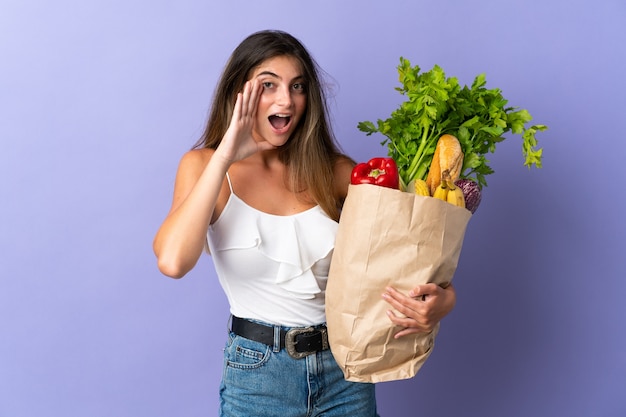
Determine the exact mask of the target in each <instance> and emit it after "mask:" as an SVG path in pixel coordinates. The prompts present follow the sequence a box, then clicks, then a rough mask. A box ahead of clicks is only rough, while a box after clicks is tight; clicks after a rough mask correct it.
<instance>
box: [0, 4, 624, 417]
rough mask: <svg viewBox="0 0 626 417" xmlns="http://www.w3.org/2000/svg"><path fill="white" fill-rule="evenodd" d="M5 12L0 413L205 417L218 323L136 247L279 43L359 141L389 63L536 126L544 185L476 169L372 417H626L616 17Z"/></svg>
mask: <svg viewBox="0 0 626 417" xmlns="http://www.w3.org/2000/svg"><path fill="white" fill-rule="evenodd" d="M216 4H217V3H216V2H213V3H211V2H207V1H200V0H176V1H174V0H172V1H148V0H134V1H128V0H124V1H121V0H108V1H104V0H94V1H82V0H81V1H79V0H59V1H56V2H48V1H43V0H3V1H2V2H1V3H0V140H1V146H0V192H1V198H2V203H1V204H0V214H1V217H0V416H2V417H33V416H64V417H78V416H80V417H83V416H90V417H105V416H106V417H109V416H116V417H137V416H150V417H171V416H185V417H195V416H198V417H199V416H211V415H216V408H217V390H218V384H219V380H220V368H221V351H222V346H223V343H224V336H225V331H226V321H227V315H228V313H227V306H226V303H225V298H224V296H223V295H222V292H221V289H220V288H219V286H218V283H217V279H216V277H215V275H214V273H213V270H212V266H211V262H210V258H209V257H207V256H205V257H203V258H202V260H201V262H200V263H199V265H198V267H197V268H196V269H195V270H194V271H193V272H191V273H190V274H189V275H188V276H187V277H186V278H184V279H182V280H180V281H175V280H171V279H168V278H165V277H164V276H162V275H160V274H159V272H158V271H157V269H156V266H155V259H154V256H153V254H152V249H151V243H152V238H153V236H154V233H155V231H156V229H157V227H158V225H159V224H160V222H161V220H162V219H163V217H164V216H165V214H166V212H167V210H168V208H169V204H170V198H171V193H172V186H173V179H174V175H175V170H176V166H177V164H178V160H179V158H180V156H181V155H182V154H183V152H185V151H186V150H187V149H189V147H190V146H191V145H192V144H193V143H194V142H195V140H196V139H197V137H198V136H199V134H200V132H201V130H202V127H203V123H204V120H205V117H206V114H207V109H208V104H209V101H210V98H211V95H212V91H213V86H214V84H215V82H216V80H217V77H218V74H219V72H220V70H221V68H222V66H223V64H224V62H225V60H226V59H227V57H228V55H229V54H230V52H231V50H232V49H233V48H234V47H235V46H236V45H237V44H238V43H239V42H240V41H241V40H242V38H243V37H244V36H246V35H247V34H249V33H251V32H253V31H256V30H259V29H265V28H279V29H284V30H287V31H290V32H292V33H293V34H294V35H296V36H297V37H299V38H300V39H301V40H303V42H304V43H305V44H306V45H307V46H308V47H309V49H310V50H311V51H312V53H313V54H314V56H315V57H316V58H317V60H318V61H319V63H320V64H321V65H322V67H323V68H324V69H325V70H326V71H327V72H328V73H329V74H330V75H331V76H332V77H333V80H334V84H335V94H334V96H333V100H332V103H331V105H332V109H333V115H334V123H335V126H336V132H337V135H338V137H339V138H340V140H341V142H342V144H343V146H344V149H345V150H346V151H347V152H348V153H349V154H351V155H352V156H353V157H354V158H355V159H357V160H365V159H367V158H370V157H372V156H378V155H381V154H384V153H386V149H384V148H382V147H381V146H380V144H379V139H382V138H371V137H366V136H364V135H363V134H362V133H361V132H359V131H358V130H357V129H356V125H357V123H358V122H359V121H363V120H376V119H377V118H379V117H380V118H385V117H387V116H388V115H389V113H390V112H391V111H392V110H393V109H394V108H395V107H396V106H397V105H398V103H399V102H400V100H401V96H400V95H399V94H397V93H396V92H395V91H394V87H396V85H397V81H396V80H397V78H396V75H397V74H396V65H397V63H398V59H399V57H400V56H401V55H402V56H405V57H407V58H409V59H410V60H411V62H412V63H414V64H419V65H420V66H421V67H422V69H424V70H428V69H430V68H432V66H433V65H434V64H439V65H441V66H442V67H443V68H444V70H445V71H446V73H447V74H448V75H454V76H457V77H458V78H459V80H460V81H461V82H462V83H471V82H472V80H473V78H474V76H475V75H477V74H478V73H481V72H485V73H486V74H487V82H488V84H487V85H488V86H489V87H499V88H501V89H502V90H503V93H504V95H505V97H507V98H508V99H509V103H510V104H511V105H514V106H518V107H522V108H526V109H528V110H529V111H530V112H531V114H533V115H534V116H535V121H536V122H538V123H545V124H547V125H548V126H549V127H550V130H549V131H547V132H545V133H542V134H540V135H539V140H540V142H541V144H542V145H543V147H544V154H545V157H544V168H543V169H542V170H531V171H529V170H528V169H526V168H525V167H524V166H523V165H522V156H521V150H520V140H519V138H518V137H517V136H515V137H511V138H510V139H509V140H507V141H505V142H504V143H503V144H501V145H500V146H499V147H498V150H497V152H496V154H495V155H494V156H493V157H492V158H491V160H492V166H493V168H494V169H495V170H496V174H494V175H492V176H490V177H489V178H488V180H489V187H488V188H487V189H486V191H485V196H484V199H483V203H482V206H481V208H480V209H479V211H478V212H477V214H476V215H475V216H474V218H473V219H472V221H471V222H470V226H469V228H468V231H467V235H466V241H465V245H464V248H463V253H462V256H461V261H460V265H459V270H458V272H457V275H456V278H455V283H456V286H457V291H458V304H457V308H456V309H455V310H454V312H453V313H452V314H451V315H450V316H448V317H447V318H446V319H445V320H444V321H443V326H442V330H441V333H440V335H439V337H438V339H437V344H436V347H435V352H434V353H433V355H432V356H431V358H430V359H429V361H428V362H427V364H426V365H425V366H424V368H423V369H422V370H421V371H420V373H419V374H418V375H417V377H416V378H414V379H412V380H406V381H398V382H392V383H385V384H380V385H379V386H378V393H379V402H380V412H381V414H382V416H391V417H402V416H429V417H437V416H441V417H448V416H481V417H501V416H507V417H516V416H520V417H521V416H534V417H543V416H546V417H553V416H568V417H583V416H594V417H597V416H607V417H608V416H611V417H613V416H615V417H617V416H624V415H626V400H625V399H624V387H625V386H626V332H625V331H624V330H625V325H624V318H625V315H626V309H625V307H624V304H625V303H624V295H625V294H626V283H625V282H626V276H625V275H626V268H625V266H624V265H625V263H624V249H623V245H622V241H623V238H624V234H625V233H624V232H625V221H624V211H625V209H626V205H625V199H624V194H622V193H623V187H624V184H623V181H624V179H625V175H624V171H625V168H624V161H625V160H626V151H625V150H626V145H624V139H625V136H624V122H625V121H626V119H625V117H626V116H625V114H626V101H625V100H624V95H625V93H626V82H625V80H624V74H625V73H626V57H625V53H624V43H625V41H626V25H625V24H624V22H625V21H626V3H625V2H624V1H623V0H604V1H591V0H589V1H572V0H527V1H517V2H506V1H502V0H491V1H490V0H475V1H452V0H448V1H445V0H437V1H434V0H431V1H414V0H411V1H381V2H376V3H373V2H371V3H370V2H363V1H362V0H358V1H357V0H349V1H342V2H337V1H330V0H322V1H316V2H284V1H269V0H267V1H264V2H246V1H240V0H231V1H227V2H221V3H220V4H219V5H216Z"/></svg>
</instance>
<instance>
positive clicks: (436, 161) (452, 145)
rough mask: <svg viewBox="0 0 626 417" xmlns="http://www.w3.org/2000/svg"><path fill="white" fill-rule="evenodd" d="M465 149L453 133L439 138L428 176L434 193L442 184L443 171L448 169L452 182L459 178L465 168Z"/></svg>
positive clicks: (427, 181)
mask: <svg viewBox="0 0 626 417" xmlns="http://www.w3.org/2000/svg"><path fill="white" fill-rule="evenodd" d="M463 157H464V155H463V150H462V149H461V144H460V143H459V140H458V139H457V138H456V137H454V136H452V135H447V134H446V135H442V136H441V137H440V138H439V139H438V140H437V146H436V147H435V153H434V154H433V160H432V162H431V163H430V168H429V169H428V175H427V176H426V185H428V189H429V190H430V195H433V194H434V192H435V189H436V188H437V187H438V186H439V184H441V173H442V172H443V171H445V170H448V172H449V173H450V179H451V180H452V182H454V181H456V180H458V179H459V176H460V175H461V169H463Z"/></svg>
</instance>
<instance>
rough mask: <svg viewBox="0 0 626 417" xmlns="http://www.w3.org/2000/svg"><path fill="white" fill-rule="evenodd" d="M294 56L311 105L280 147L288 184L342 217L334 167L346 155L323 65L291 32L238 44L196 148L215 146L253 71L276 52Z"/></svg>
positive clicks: (273, 33) (254, 37)
mask: <svg viewBox="0 0 626 417" xmlns="http://www.w3.org/2000/svg"><path fill="white" fill-rule="evenodd" d="M277 56H290V57H294V58H296V59H297V60H298V61H299V62H300V65H301V67H302V71H303V76H304V80H305V86H306V87H305V88H306V94H307V106H306V110H305V114H304V115H303V117H302V119H301V120H300V123H299V124H298V126H297V128H296V130H295V131H294V133H293V134H292V136H291V138H289V140H288V141H287V143H286V144H285V145H283V146H281V148H280V149H279V158H280V160H281V162H283V163H284V164H285V165H286V166H287V171H288V178H287V184H288V186H289V188H290V189H291V190H293V191H294V192H299V191H307V193H308V195H309V196H310V197H311V198H312V199H313V200H315V202H316V203H317V204H319V205H320V206H321V208H322V209H323V210H324V211H325V212H326V213H327V214H328V215H329V216H330V217H331V218H333V219H335V220H337V219H338V218H339V210H340V209H339V206H340V204H341V202H340V201H339V200H338V198H337V196H336V193H335V186H334V178H335V177H334V174H333V167H334V165H335V162H336V161H337V160H338V159H339V158H340V157H342V156H345V155H343V154H342V153H341V151H340V149H339V145H338V144H337V142H336V139H335V137H334V134H333V132H332V128H331V124H330V121H329V119H328V105H327V102H326V91H325V90H324V88H323V86H322V82H321V74H322V71H321V69H320V67H319V66H318V65H317V63H316V62H315V60H314V59H313V57H312V56H311V55H310V54H309V52H308V51H307V50H306V48H305V47H304V45H303V44H302V43H301V42H300V41H299V40H298V39H296V38H295V37H293V36H292V35H290V34H288V33H286V32H282V31H277V30H265V31H261V32H256V33H253V34H252V35H250V36H248V37H247V38H246V39H244V40H243V42H241V43H240V44H239V46H237V48H235V50H234V51H233V53H232V55H231V56H230V58H229V60H228V62H227V63H226V66H225V68H224V70H223V72H222V75H221V78H220V80H219V82H218V84H217V87H216V90H215V94H214V97H213V104H212V106H211V110H210V114H209V119H208V122H207V125H206V128H205V131H204V133H203V135H202V136H201V138H200V139H199V140H198V142H197V143H196V144H195V145H194V148H212V149H216V148H217V146H218V145H219V144H220V142H221V140H222V137H223V136H224V134H225V133H226V130H227V129H228V125H229V124H230V120H231V118H232V114H233V109H234V107H235V99H236V96H237V92H240V91H242V90H243V87H244V84H245V82H246V81H247V80H248V77H249V76H250V74H251V73H252V71H253V70H254V69H255V68H256V67H257V66H259V65H260V64H261V63H263V62H264V61H266V60H268V59H271V58H274V57H277Z"/></svg>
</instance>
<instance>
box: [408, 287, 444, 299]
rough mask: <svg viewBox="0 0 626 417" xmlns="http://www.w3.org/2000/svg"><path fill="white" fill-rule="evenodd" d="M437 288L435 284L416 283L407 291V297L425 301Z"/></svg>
mask: <svg viewBox="0 0 626 417" xmlns="http://www.w3.org/2000/svg"><path fill="white" fill-rule="evenodd" d="M438 289H439V287H438V286H437V284H422V285H418V286H416V287H415V288H413V289H412V290H411V291H409V297H411V298H415V299H420V300H422V301H425V300H426V298H427V297H428V296H429V295H434V294H435V293H436V292H437V290H438Z"/></svg>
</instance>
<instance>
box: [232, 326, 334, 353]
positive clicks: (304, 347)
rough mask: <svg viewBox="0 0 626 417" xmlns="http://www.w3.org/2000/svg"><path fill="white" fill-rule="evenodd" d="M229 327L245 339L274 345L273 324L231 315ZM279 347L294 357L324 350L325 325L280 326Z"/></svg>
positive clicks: (325, 341)
mask: <svg viewBox="0 0 626 417" xmlns="http://www.w3.org/2000/svg"><path fill="white" fill-rule="evenodd" d="M231 329H232V331H233V333H235V334H236V335H239V336H241V337H245V338H246V339H250V340H254V341H255V342H260V343H263V344H266V345H268V346H274V327H273V326H266V325H264V324H260V323H257V322H254V321H250V320H246V319H242V318H239V317H235V316H233V319H232V327H231ZM280 348H281V349H286V350H287V353H289V356H291V357H292V358H295V359H300V358H304V357H305V356H307V355H310V354H312V353H315V352H319V351H321V350H326V349H328V348H329V346H328V331H327V330H326V326H323V325H322V326H315V327H295V328H291V329H289V330H285V329H283V328H281V329H280Z"/></svg>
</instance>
